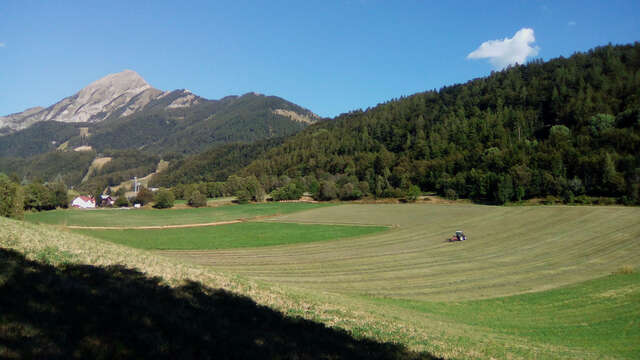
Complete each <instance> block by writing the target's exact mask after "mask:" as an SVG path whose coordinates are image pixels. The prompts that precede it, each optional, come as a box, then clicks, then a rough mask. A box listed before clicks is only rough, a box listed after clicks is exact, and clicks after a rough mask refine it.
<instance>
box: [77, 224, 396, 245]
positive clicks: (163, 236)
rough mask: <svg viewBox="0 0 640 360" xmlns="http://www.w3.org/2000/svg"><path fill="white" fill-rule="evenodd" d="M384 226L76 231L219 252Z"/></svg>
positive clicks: (354, 234)
mask: <svg viewBox="0 0 640 360" xmlns="http://www.w3.org/2000/svg"><path fill="white" fill-rule="evenodd" d="M385 229H387V228H386V227H384V226H345V225H317V224H295V223H273V222H271V223H267V222H242V223H237V224H230V225H224V226H206V227H195V228H180V229H162V230H74V232H78V233H81V234H84V235H88V236H93V237H97V238H100V239H104V240H107V241H111V242H114V243H117V244H123V245H127V246H131V247H134V248H139V249H150V250H215V249H234V248H247V247H264V246H274V245H287V244H301V243H310V242H320V241H328V240H336V239H344V238H351V237H357V236H363V235H368V234H372V233H376V232H379V231H383V230H385Z"/></svg>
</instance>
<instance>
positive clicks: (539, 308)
mask: <svg viewBox="0 0 640 360" xmlns="http://www.w3.org/2000/svg"><path fill="white" fill-rule="evenodd" d="M639 219H640V209H639V208H625V207H564V206H545V207H541V206H539V207H491V206H478V205H422V204H420V205H418V204H416V205H342V206H338V207H333V208H327V209H317V210H314V211H310V212H304V213H293V214H289V215H283V216H280V217H277V218H272V219H269V221H270V222H278V221H284V222H299V223H327V224H337V223H339V224H384V225H392V226H394V228H393V229H391V230H389V231H386V232H383V233H378V234H373V235H370V236H367V237H361V238H357V239H353V240H351V241H344V242H343V241H336V242H325V243H309V244H299V245H295V246H282V247H278V248H261V249H235V250H233V249H230V250H225V251H209V252H206V251H197V252H195V251H194V252H190V251H181V252H171V251H166V252H162V253H163V254H165V255H169V256H175V257H178V258H180V259H184V260H187V261H189V262H193V263H197V264H202V265H215V268H216V269H221V270H224V271H226V272H230V273H234V274H242V275H244V276H247V277H249V278H251V279H256V280H260V281H266V282H267V283H271V284H278V285H287V286H290V287H293V288H299V289H305V290H307V291H310V292H311V293H322V292H327V291H328V292H332V293H334V292H335V293H340V294H343V295H345V296H347V297H348V298H351V299H353V302H352V303H350V306H353V307H354V308H359V309H368V310H370V311H373V312H376V313H378V314H384V316H388V317H390V318H393V319H395V321H398V322H400V323H402V324H407V325H409V324H411V325H413V326H416V327H418V328H421V329H425V330H427V332H428V333H437V334H439V335H440V336H439V337H437V338H438V340H437V341H436V342H441V341H442V342H445V343H448V344H449V345H450V346H452V347H453V348H454V350H451V349H449V350H446V351H444V353H445V354H448V353H450V351H451V352H452V353H455V351H456V350H455V349H466V348H469V347H471V348H476V349H481V350H477V351H480V352H479V353H478V354H476V355H477V356H478V357H480V358H484V357H500V358H508V357H511V356H513V357H517V358H518V357H522V358H530V357H535V358H548V357H552V358H553V357H559V358H607V357H610V358H637V357H638V356H640V332H639V330H638V326H639V322H638V320H637V319H640V301H638V300H640V283H639V277H638V276H637V275H635V274H634V275H628V276H626V275H615V276H608V275H609V274H611V273H613V272H616V271H617V270H618V269H620V268H621V267H624V266H625V265H627V267H629V266H630V267H631V268H633V267H636V268H637V266H638V264H639V263H640V241H639V240H638V239H639V238H640V220H639ZM458 229H462V230H464V231H465V232H466V233H467V235H468V236H469V238H470V239H469V240H468V241H466V242H457V243H449V242H446V238H448V237H450V236H451V235H452V234H453V232H454V231H455V230H458ZM605 276H608V277H605ZM603 277H604V278H603ZM608 294H609V295H608ZM367 331H375V330H372V329H367ZM413 341H417V342H420V340H413ZM409 342H411V340H409ZM445 347H446V345H445ZM544 354H546V355H544ZM463 357H474V356H470V355H467V356H463Z"/></svg>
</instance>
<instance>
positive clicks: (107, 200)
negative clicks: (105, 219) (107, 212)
mask: <svg viewBox="0 0 640 360" xmlns="http://www.w3.org/2000/svg"><path fill="white" fill-rule="evenodd" d="M100 197H101V201H100V206H113V204H114V203H115V200H113V199H112V198H111V196H109V195H100Z"/></svg>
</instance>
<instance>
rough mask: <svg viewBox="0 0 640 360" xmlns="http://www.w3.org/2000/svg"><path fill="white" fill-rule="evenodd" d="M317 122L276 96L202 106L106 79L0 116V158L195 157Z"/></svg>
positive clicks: (131, 80) (126, 77)
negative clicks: (53, 154) (78, 153)
mask: <svg viewBox="0 0 640 360" xmlns="http://www.w3.org/2000/svg"><path fill="white" fill-rule="evenodd" d="M319 120H320V117H318V116H317V115H315V114H314V113H312V112H311V111H309V110H307V109H304V108H302V107H300V106H298V105H296V104H293V103H291V102H288V101H286V100H284V99H281V98H279V97H275V96H264V95H260V94H256V93H248V94H245V95H242V96H228V97H225V98H223V99H220V100H208V99H205V98H202V97H200V96H197V95H195V94H193V93H191V92H190V91H189V90H184V89H182V90H174V91H162V90H158V89H155V88H153V87H152V86H151V85H149V84H148V83H147V82H146V81H145V80H144V79H143V78H142V77H141V76H140V75H138V74H137V73H136V72H135V71H131V70H125V71H123V72H120V73H117V74H110V75H107V76H105V77H104V78H102V79H99V80H97V81H95V82H93V83H91V84H89V85H88V86H87V87H85V88H84V89H82V90H80V91H79V92H78V93H76V94H75V95H72V96H70V97H67V98H65V99H62V100H61V101H59V102H58V103H56V104H53V105H51V106H49V107H47V108H42V107H35V108H31V109H27V110H25V111H23V112H21V113H17V114H11V115H8V116H2V117H0V135H2V136H0V157H1V156H12V157H25V156H31V155H36V154H40V153H45V152H48V151H51V150H56V149H57V150H70V149H74V148H76V149H77V148H78V147H80V146H84V147H83V148H87V147H86V146H91V147H92V148H93V149H95V150H97V151H101V150H105V149H127V148H136V149H148V150H150V151H154V152H181V153H195V152H199V151H201V150H204V149H205V148H208V147H210V146H212V145H216V144H223V143H230V142H237V141H241V142H252V141H255V140H261V139H267V138H273V137H280V136H285V135H290V134H292V133H295V132H297V131H299V130H301V129H303V128H304V127H306V126H307V125H309V124H313V123H315V122H317V121H319Z"/></svg>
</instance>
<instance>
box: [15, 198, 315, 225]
mask: <svg viewBox="0 0 640 360" xmlns="http://www.w3.org/2000/svg"><path fill="white" fill-rule="evenodd" d="M325 206H327V205H326V204H310V203H264V204H244V205H228V206H218V207H207V208H194V209H168V210H156V209H129V210H123V209H98V210H78V209H67V210H54V211H43V212H33V213H27V214H25V220H27V221H29V222H34V223H42V224H54V225H64V226H67V225H73V226H105V227H136V226H163V225H181V224H202V223H211V222H217V221H227V220H235V219H242V218H255V217H259V216H272V215H276V214H288V213H292V212H297V211H303V210H310V209H316V208H320V207H325Z"/></svg>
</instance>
